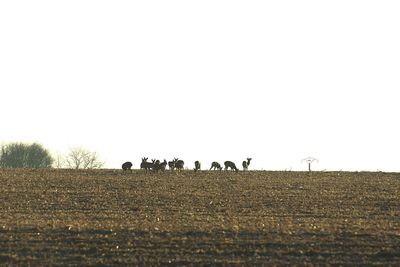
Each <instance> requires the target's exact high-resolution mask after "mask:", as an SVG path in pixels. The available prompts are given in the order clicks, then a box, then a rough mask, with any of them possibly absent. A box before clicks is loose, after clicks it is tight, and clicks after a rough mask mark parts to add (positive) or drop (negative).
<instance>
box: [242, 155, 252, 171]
mask: <svg viewBox="0 0 400 267" xmlns="http://www.w3.org/2000/svg"><path fill="white" fill-rule="evenodd" d="M250 161H251V158H247V161H243V163H242V166H243V170H244V171H247V169H248V168H249V165H250Z"/></svg>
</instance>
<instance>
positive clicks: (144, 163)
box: [140, 158, 155, 171]
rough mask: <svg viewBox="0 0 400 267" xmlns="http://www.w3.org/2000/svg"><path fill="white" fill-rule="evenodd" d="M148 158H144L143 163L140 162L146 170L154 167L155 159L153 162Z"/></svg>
mask: <svg viewBox="0 0 400 267" xmlns="http://www.w3.org/2000/svg"><path fill="white" fill-rule="evenodd" d="M147 160H148V158H142V163H140V169H144V170H146V171H149V170H152V169H153V167H154V163H155V160H153V162H148V161H147Z"/></svg>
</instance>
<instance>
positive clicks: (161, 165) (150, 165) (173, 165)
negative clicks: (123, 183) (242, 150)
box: [122, 158, 251, 172]
mask: <svg viewBox="0 0 400 267" xmlns="http://www.w3.org/2000/svg"><path fill="white" fill-rule="evenodd" d="M147 160H148V158H142V163H140V169H143V170H146V171H153V172H159V171H165V170H166V168H167V165H168V167H169V169H170V170H172V171H173V170H175V169H176V170H178V171H181V170H183V166H184V164H185V162H184V161H183V160H181V159H178V158H174V159H173V160H172V161H168V162H167V161H166V160H165V159H164V161H163V162H161V161H159V160H155V159H152V160H151V162H149V161H147ZM250 161H251V158H247V161H246V160H245V161H243V163H242V167H243V171H247V169H248V168H249V165H250ZM132 166H133V164H132V162H129V161H127V162H125V163H124V164H122V170H124V171H130V172H132ZM224 166H225V170H228V169H231V170H234V171H236V172H238V171H239V169H238V168H237V167H236V165H235V163H234V162H232V161H225V162H224ZM200 169H201V164H200V161H198V160H196V161H195V162H194V171H199V170H200ZM210 170H220V171H222V167H221V165H220V164H219V163H218V162H216V161H214V162H213V163H211V168H210Z"/></svg>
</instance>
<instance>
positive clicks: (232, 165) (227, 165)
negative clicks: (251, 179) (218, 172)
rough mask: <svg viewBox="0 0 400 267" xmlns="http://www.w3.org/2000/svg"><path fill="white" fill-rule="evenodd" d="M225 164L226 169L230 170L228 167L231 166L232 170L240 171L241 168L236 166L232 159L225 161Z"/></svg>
mask: <svg viewBox="0 0 400 267" xmlns="http://www.w3.org/2000/svg"><path fill="white" fill-rule="evenodd" d="M224 165H225V171H226V170H228V168H230V169H231V170H235V171H236V172H238V171H239V169H238V168H236V165H235V163H233V162H232V161H225V162H224Z"/></svg>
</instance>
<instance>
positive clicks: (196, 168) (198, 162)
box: [194, 160, 201, 172]
mask: <svg viewBox="0 0 400 267" xmlns="http://www.w3.org/2000/svg"><path fill="white" fill-rule="evenodd" d="M200 166H201V165H200V161H198V160H196V161H195V162H194V171H195V172H197V171H199V170H200Z"/></svg>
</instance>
